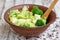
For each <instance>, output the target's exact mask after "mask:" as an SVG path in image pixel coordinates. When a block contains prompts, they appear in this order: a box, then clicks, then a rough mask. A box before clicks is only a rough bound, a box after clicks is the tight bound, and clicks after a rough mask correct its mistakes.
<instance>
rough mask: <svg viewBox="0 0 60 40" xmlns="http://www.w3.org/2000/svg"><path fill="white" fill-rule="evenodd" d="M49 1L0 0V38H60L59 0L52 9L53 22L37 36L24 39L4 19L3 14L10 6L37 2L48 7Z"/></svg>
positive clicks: (42, 39)
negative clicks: (54, 15) (54, 16)
mask: <svg viewBox="0 0 60 40" xmlns="http://www.w3.org/2000/svg"><path fill="white" fill-rule="evenodd" d="M51 2H52V0H51ZM51 2H48V3H46V4H45V3H43V2H42V0H0V40H60V0H59V1H58V3H57V4H56V6H55V7H54V9H53V10H54V11H55V12H56V15H57V17H56V20H55V22H54V23H53V24H51V25H50V27H49V28H48V29H47V30H46V31H45V32H43V33H42V34H40V35H39V38H36V37H32V38H29V39H26V38H25V37H23V36H19V35H18V34H17V33H16V32H14V31H13V30H12V28H11V27H10V26H9V25H8V24H7V23H6V22H5V21H4V16H3V15H4V13H5V11H6V10H7V9H8V8H10V7H12V6H15V5H19V4H38V5H43V6H46V7H49V4H50V3H51Z"/></svg>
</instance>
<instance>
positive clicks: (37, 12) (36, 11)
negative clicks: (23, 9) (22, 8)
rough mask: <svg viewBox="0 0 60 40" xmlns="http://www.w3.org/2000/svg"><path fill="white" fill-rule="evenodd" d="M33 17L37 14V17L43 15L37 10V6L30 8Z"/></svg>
mask: <svg viewBox="0 0 60 40" xmlns="http://www.w3.org/2000/svg"><path fill="white" fill-rule="evenodd" d="M32 12H33V15H35V14H38V15H41V16H42V15H43V11H42V10H41V9H39V8H38V6H33V8H32Z"/></svg>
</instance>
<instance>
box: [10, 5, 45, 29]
mask: <svg viewBox="0 0 60 40" xmlns="http://www.w3.org/2000/svg"><path fill="white" fill-rule="evenodd" d="M42 15H43V11H42V10H41V9H39V7H38V6H33V8H32V10H31V11H29V6H24V7H23V8H22V10H16V9H11V10H10V13H9V20H10V22H12V23H13V24H14V25H16V26H20V27H26V28H32V27H38V26H42V25H45V24H46V19H43V18H41V16H42Z"/></svg>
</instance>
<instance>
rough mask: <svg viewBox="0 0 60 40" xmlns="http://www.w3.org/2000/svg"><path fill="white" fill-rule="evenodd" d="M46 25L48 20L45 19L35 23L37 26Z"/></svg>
mask: <svg viewBox="0 0 60 40" xmlns="http://www.w3.org/2000/svg"><path fill="white" fill-rule="evenodd" d="M45 24H46V20H45V19H38V20H37V21H36V23H35V25H36V26H42V25H45Z"/></svg>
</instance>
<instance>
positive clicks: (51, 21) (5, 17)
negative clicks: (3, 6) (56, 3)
mask: <svg viewBox="0 0 60 40" xmlns="http://www.w3.org/2000/svg"><path fill="white" fill-rule="evenodd" d="M34 5H35V4H22V5H17V6H14V7H13V8H14V9H18V10H21V9H22V8H23V6H29V10H30V11H31V10H32V7H33V6H34ZM36 6H38V7H39V8H40V9H41V10H43V12H45V11H46V10H47V9H48V8H47V7H44V6H41V5H36ZM10 9H11V8H10ZM10 9H8V10H7V11H6V12H5V14H4V19H5V20H6V22H7V23H9V24H11V25H13V24H12V23H11V22H10V21H9V17H8V13H9V12H10ZM55 18H56V14H55V12H53V11H51V13H50V15H49V17H48V19H47V23H46V24H51V23H53V22H54V20H55ZM15 26H16V25H15Z"/></svg>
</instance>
